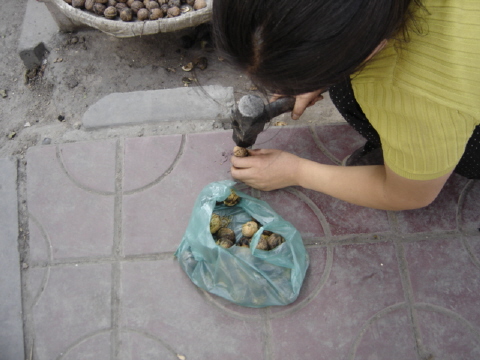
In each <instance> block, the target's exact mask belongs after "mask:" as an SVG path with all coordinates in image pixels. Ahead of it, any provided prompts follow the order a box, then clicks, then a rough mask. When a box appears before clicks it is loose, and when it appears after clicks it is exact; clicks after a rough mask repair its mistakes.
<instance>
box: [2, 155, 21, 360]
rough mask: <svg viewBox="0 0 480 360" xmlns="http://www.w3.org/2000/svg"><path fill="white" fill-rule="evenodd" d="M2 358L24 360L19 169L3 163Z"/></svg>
mask: <svg viewBox="0 0 480 360" xmlns="http://www.w3.org/2000/svg"><path fill="white" fill-rule="evenodd" d="M0 199H2V201H0V294H1V295H0V324H1V326H0V358H2V359H23V358H24V345H23V321H22V299H21V279H20V278H21V276H20V256H19V253H18V242H17V240H18V210H17V166H16V162H15V161H14V160H13V159H0Z"/></svg>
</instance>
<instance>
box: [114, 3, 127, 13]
mask: <svg viewBox="0 0 480 360" xmlns="http://www.w3.org/2000/svg"><path fill="white" fill-rule="evenodd" d="M115 7H116V8H117V11H118V12H119V13H120V12H121V11H122V10H123V9H127V8H128V6H127V4H125V3H121V2H119V3H117V5H115Z"/></svg>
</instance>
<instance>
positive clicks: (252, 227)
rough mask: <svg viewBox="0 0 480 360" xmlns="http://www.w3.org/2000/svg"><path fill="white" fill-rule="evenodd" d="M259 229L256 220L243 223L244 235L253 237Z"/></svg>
mask: <svg viewBox="0 0 480 360" xmlns="http://www.w3.org/2000/svg"><path fill="white" fill-rule="evenodd" d="M257 231H258V224H257V223H256V222H255V221H248V222H246V223H245V224H243V225H242V234H243V236H246V237H249V238H251V237H252V236H253V235H255V233H256V232H257Z"/></svg>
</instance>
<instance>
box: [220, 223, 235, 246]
mask: <svg viewBox="0 0 480 360" xmlns="http://www.w3.org/2000/svg"><path fill="white" fill-rule="evenodd" d="M217 237H218V238H219V239H229V240H230V241H232V242H233V243H235V232H234V231H233V230H232V229H229V228H225V227H222V228H220V229H218V231H217Z"/></svg>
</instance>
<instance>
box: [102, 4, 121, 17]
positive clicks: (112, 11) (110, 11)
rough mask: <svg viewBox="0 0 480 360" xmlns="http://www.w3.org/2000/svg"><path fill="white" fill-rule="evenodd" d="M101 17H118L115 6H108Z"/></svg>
mask: <svg viewBox="0 0 480 360" xmlns="http://www.w3.org/2000/svg"><path fill="white" fill-rule="evenodd" d="M103 15H104V16H105V17H106V18H107V19H115V18H116V17H117V15H118V11H117V8H116V7H115V6H109V7H107V8H106V9H105V11H104V12H103Z"/></svg>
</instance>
